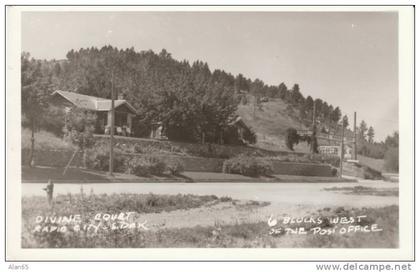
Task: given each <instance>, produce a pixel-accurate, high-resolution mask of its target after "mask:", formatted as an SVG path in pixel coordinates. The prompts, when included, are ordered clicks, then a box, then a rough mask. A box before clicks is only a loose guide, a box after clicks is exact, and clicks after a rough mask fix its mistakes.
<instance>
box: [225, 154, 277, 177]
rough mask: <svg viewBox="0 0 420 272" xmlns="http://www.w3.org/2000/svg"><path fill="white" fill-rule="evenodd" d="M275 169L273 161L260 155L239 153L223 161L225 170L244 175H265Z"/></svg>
mask: <svg viewBox="0 0 420 272" xmlns="http://www.w3.org/2000/svg"><path fill="white" fill-rule="evenodd" d="M272 171H273V169H272V165H271V163H270V162H269V161H268V160H266V159H264V158H259V157H250V156H246V155H239V156H237V157H234V158H232V159H229V160H226V161H224V162H223V172H224V173H232V174H241V175H244V176H251V177H257V176H264V175H269V174H271V173H272Z"/></svg>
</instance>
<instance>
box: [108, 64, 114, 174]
mask: <svg viewBox="0 0 420 272" xmlns="http://www.w3.org/2000/svg"><path fill="white" fill-rule="evenodd" d="M114 100H115V97H114V70H112V72H111V132H110V137H109V175H110V176H113V170H114V123H115V120H114V119H115V101H114Z"/></svg>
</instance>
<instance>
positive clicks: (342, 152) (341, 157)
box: [340, 120, 344, 178]
mask: <svg viewBox="0 0 420 272" xmlns="http://www.w3.org/2000/svg"><path fill="white" fill-rule="evenodd" d="M343 121H344V120H343ZM342 127H343V129H342V132H341V154H340V178H342V177H343V160H344V122H343V123H342Z"/></svg>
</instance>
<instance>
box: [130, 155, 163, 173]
mask: <svg viewBox="0 0 420 272" xmlns="http://www.w3.org/2000/svg"><path fill="white" fill-rule="evenodd" d="M165 169H166V163H165V162H164V161H163V160H161V159H160V158H158V157H153V156H144V157H138V156H135V157H133V158H131V159H130V160H128V161H127V163H126V172H127V173H128V174H134V175H136V176H140V177H147V176H150V175H155V176H160V175H162V174H163V172H164V171H165Z"/></svg>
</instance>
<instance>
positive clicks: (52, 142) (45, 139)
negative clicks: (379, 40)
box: [21, 128, 74, 150]
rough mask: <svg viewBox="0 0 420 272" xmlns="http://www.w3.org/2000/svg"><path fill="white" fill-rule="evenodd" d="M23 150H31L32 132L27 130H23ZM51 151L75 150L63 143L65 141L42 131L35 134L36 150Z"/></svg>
mask: <svg viewBox="0 0 420 272" xmlns="http://www.w3.org/2000/svg"><path fill="white" fill-rule="evenodd" d="M21 135H22V139H21V140H22V149H24V148H27V149H30V148H31V131H30V130H29V129H27V128H22V134H21ZM41 149H45V150H50V149H74V147H73V146H72V145H71V144H69V143H67V142H65V141H63V139H61V138H59V137H57V136H56V135H54V134H52V133H50V132H47V131H44V130H41V131H38V132H36V133H35V150H41Z"/></svg>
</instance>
